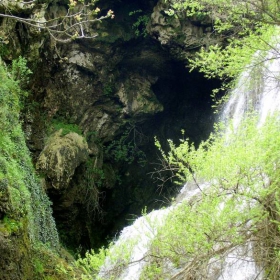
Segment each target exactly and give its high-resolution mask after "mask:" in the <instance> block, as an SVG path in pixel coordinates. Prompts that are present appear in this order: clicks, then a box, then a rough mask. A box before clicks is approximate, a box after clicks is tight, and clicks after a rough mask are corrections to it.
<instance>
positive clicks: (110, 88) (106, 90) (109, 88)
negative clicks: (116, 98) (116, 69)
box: [103, 83, 115, 96]
mask: <svg viewBox="0 0 280 280" xmlns="http://www.w3.org/2000/svg"><path fill="white" fill-rule="evenodd" d="M114 90H115V86H114V85H113V83H107V84H104V85H103V94H104V95H106V96H109V95H111V94H112V93H113V92H114Z"/></svg>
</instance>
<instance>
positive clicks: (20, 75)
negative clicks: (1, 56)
mask: <svg viewBox="0 0 280 280" xmlns="http://www.w3.org/2000/svg"><path fill="white" fill-rule="evenodd" d="M10 73H11V77H12V79H13V80H14V81H17V82H18V83H19V85H20V87H21V88H23V87H24V86H26V85H27V84H28V82H29V76H30V75H31V74H32V71H31V70H30V69H29V68H28V67H27V60H26V59H25V58H24V57H22V56H19V57H18V59H15V60H13V62H12V68H11V71H10Z"/></svg>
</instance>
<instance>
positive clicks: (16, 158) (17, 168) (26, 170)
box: [0, 58, 58, 246]
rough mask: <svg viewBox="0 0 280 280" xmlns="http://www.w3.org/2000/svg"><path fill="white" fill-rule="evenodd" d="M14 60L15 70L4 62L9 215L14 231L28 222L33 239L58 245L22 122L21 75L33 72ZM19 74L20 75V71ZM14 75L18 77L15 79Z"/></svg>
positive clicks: (1, 98)
mask: <svg viewBox="0 0 280 280" xmlns="http://www.w3.org/2000/svg"><path fill="white" fill-rule="evenodd" d="M19 61H20V62H19V63H14V67H13V70H11V72H8V71H7V67H6V66H5V65H4V64H3V63H2V61H0V79H1V84H0V108H1V110H0V125H1V132H0V159H1V160H0V161H1V164H0V165H1V171H0V182H1V183H0V185H1V191H3V193H4V194H5V195H6V196H7V197H6V199H7V201H8V202H7V203H8V204H9V206H7V207H6V213H5V214H6V216H7V217H9V221H10V223H7V224H10V226H9V228H10V229H11V230H12V231H13V230H15V229H16V227H13V225H17V226H18V230H19V231H20V230H21V227H20V226H19V225H20V224H26V221H28V226H27V227H28V234H29V238H30V240H31V241H32V242H35V241H41V242H45V243H47V242H49V243H50V244H51V245H52V246H57V245H58V237H57V232H56V229H55V225H54V221H53V218H52V216H51V209H50V201H49V200H48V198H47V196H46V194H45V193H44V191H43V189H42V188H41V185H40V183H39V180H38V178H36V176H35V171H34V168H33V165H32V162H31V158H30V153H29V151H28V149H27V147H26V144H25V139H24V134H23V132H22V129H21V123H20V121H19V114H20V107H21V106H20V99H21V95H22V91H21V89H20V87H19V85H20V83H21V78H23V79H24V77H26V76H25V74H26V73H29V71H28V69H27V68H26V64H25V60H24V59H21V58H20V59H19ZM16 73H17V74H16ZM12 77H14V78H17V79H18V80H14V79H13V78H12Z"/></svg>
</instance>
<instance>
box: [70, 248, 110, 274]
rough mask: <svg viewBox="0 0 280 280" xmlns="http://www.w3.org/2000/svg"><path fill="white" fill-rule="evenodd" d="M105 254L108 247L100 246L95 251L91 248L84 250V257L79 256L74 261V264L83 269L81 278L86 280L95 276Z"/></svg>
mask: <svg viewBox="0 0 280 280" xmlns="http://www.w3.org/2000/svg"><path fill="white" fill-rule="evenodd" d="M107 255H108V249H105V248H101V249H99V251H98V252H97V253H95V252H94V250H91V251H88V252H86V254H85V257H84V258H81V257H79V258H78V260H77V261H76V262H75V265H76V266H77V267H79V268H81V269H82V270H83V271H84V276H83V278H82V279H84V280H87V279H93V277H96V276H97V275H98V273H99V271H100V268H101V266H102V265H103V264H104V261H105V258H106V256H107ZM94 279H96V278H94Z"/></svg>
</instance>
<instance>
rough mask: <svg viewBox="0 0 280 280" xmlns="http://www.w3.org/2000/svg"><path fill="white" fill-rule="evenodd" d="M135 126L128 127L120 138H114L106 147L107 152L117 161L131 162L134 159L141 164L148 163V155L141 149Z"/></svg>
mask: <svg viewBox="0 0 280 280" xmlns="http://www.w3.org/2000/svg"><path fill="white" fill-rule="evenodd" d="M134 132H135V127H132V128H130V129H127V130H126V131H125V132H124V133H123V135H122V136H121V137H120V138H119V139H118V140H113V141H112V142H111V143H110V144H109V145H108V146H107V147H106V149H105V154H106V155H107V156H108V157H109V158H110V159H112V160H114V161H116V162H126V163H128V164H131V163H132V162H133V161H135V160H137V162H138V163H139V164H141V165H145V164H146V155H145V153H144V152H143V151H142V150H140V149H139V147H138V145H137V143H138V142H140V141H139V139H137V138H138V137H140V136H136V135H135V133H134Z"/></svg>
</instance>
